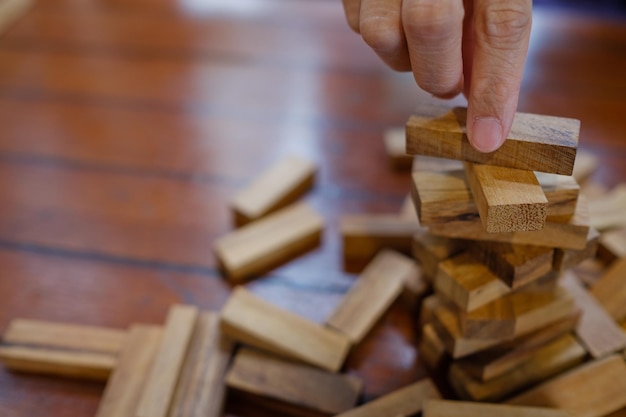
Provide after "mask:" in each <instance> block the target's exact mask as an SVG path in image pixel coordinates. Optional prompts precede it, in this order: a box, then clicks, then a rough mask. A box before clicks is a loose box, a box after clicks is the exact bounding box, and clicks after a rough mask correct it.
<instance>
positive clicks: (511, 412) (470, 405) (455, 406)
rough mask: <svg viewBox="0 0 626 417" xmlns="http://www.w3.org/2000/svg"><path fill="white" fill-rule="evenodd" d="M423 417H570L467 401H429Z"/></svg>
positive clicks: (556, 412)
mask: <svg viewBox="0 0 626 417" xmlns="http://www.w3.org/2000/svg"><path fill="white" fill-rule="evenodd" d="M422 416H423V417H503V416H507V417H570V415H569V414H568V413H567V412H565V411H563V410H557V409H555V408H547V407H522V406H512V405H504V404H488V403H474V402H467V401H450V400H429V401H427V402H426V404H425V405H424V412H423V413H422Z"/></svg>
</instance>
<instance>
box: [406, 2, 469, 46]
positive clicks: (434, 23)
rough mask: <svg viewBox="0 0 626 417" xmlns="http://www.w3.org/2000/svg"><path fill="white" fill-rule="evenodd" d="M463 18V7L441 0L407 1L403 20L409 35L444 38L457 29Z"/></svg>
mask: <svg viewBox="0 0 626 417" xmlns="http://www.w3.org/2000/svg"><path fill="white" fill-rule="evenodd" d="M462 20H463V10H462V7H461V8H460V7H456V6H453V5H452V3H450V2H446V1H441V0H415V1H412V2H408V1H407V2H405V3H404V6H403V11H402V21H403V24H404V28H405V31H406V32H407V33H408V34H409V36H414V37H416V38H420V39H442V38H447V37H449V36H450V35H451V34H452V33H454V32H455V31H457V29H458V27H459V25H461V22H462Z"/></svg>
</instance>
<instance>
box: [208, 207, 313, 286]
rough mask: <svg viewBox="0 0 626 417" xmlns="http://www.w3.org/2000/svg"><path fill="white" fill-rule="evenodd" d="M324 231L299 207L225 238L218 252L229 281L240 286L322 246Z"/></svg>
mask: <svg viewBox="0 0 626 417" xmlns="http://www.w3.org/2000/svg"><path fill="white" fill-rule="evenodd" d="M323 228H324V221H323V220H322V218H321V217H320V216H319V215H318V214H317V213H316V212H315V211H313V209H311V208H310V207H309V206H307V205H306V204H305V203H297V204H294V205H292V206H289V207H286V208H283V209H282V210H279V211H277V212H275V213H272V214H270V215H268V216H267V217H265V218H264V219H262V220H258V221H256V222H253V223H250V224H249V225H247V226H244V227H242V228H240V229H238V230H236V231H234V232H231V233H229V234H227V235H225V236H222V237H221V238H219V239H217V241H216V242H215V252H216V255H217V258H218V261H219V263H220V266H221V267H222V269H223V270H224V272H225V273H226V275H227V276H228V279H229V281H231V282H233V283H239V282H241V281H243V280H245V279H247V278H251V277H253V276H255V275H259V274H262V273H264V272H267V271H268V270H270V269H272V268H274V267H276V266H279V265H281V264H283V263H285V262H287V261H289V260H291V259H293V258H294V257H296V256H298V255H300V254H302V253H303V252H306V251H308V250H310V249H312V248H314V247H316V246H318V245H319V243H320V239H321V235H322V229H323Z"/></svg>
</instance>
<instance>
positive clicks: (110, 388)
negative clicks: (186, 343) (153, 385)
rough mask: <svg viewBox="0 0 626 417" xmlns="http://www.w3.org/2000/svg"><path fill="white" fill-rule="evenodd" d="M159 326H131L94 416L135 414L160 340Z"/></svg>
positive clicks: (112, 416)
mask: <svg viewBox="0 0 626 417" xmlns="http://www.w3.org/2000/svg"><path fill="white" fill-rule="evenodd" d="M162 334H163V332H162V329H161V328H160V327H157V326H148V325H133V326H132V327H131V328H130V330H129V333H128V340H127V343H126V344H125V345H124V349H123V350H122V352H121V354H120V357H119V361H118V363H117V366H116V367H115V370H114V371H113V373H112V375H111V377H110V378H109V380H108V381H107V385H106V388H105V389H104V393H103V394H102V399H101V400H100V405H99V406H98V411H97V412H96V417H128V416H134V415H135V412H136V411H137V405H138V404H139V400H140V398H141V394H142V392H143V390H144V387H145V386H146V384H147V382H148V376H149V373H150V369H151V368H152V365H153V363H154V358H155V356H156V353H157V350H158V349H159V345H160V343H161V338H162Z"/></svg>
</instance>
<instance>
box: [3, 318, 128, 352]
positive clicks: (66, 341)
mask: <svg viewBox="0 0 626 417" xmlns="http://www.w3.org/2000/svg"><path fill="white" fill-rule="evenodd" d="M126 334H127V332H126V331H124V330H118V329H111V328H106V327H97V326H85V325H77V324H68V323H58V322H52V321H45V320H32V319H14V320H11V322H10V323H9V326H8V328H7V330H6V332H5V333H4V334H3V335H2V342H3V343H5V344H11V345H28V346H29V347H41V348H50V349H73V350H79V351H89V352H94V353H95V352H101V353H110V354H112V355H117V354H118V353H119V352H120V351H121V350H122V347H123V346H124V342H125V341H126Z"/></svg>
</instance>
